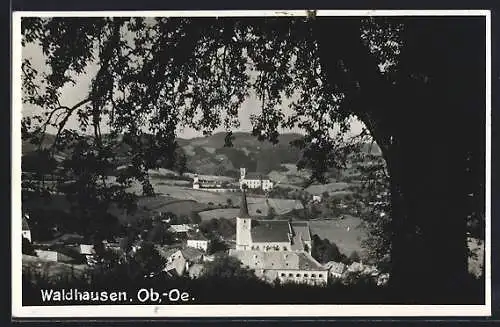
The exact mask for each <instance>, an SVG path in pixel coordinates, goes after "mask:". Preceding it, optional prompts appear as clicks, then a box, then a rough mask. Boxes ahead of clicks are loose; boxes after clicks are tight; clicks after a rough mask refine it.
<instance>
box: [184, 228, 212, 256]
mask: <svg viewBox="0 0 500 327" xmlns="http://www.w3.org/2000/svg"><path fill="white" fill-rule="evenodd" d="M187 237H188V238H187V246H188V247H191V248H195V249H199V250H202V251H204V252H207V251H208V245H209V240H208V239H207V238H206V237H205V236H204V235H203V234H202V233H201V232H199V231H198V232H188V234H187Z"/></svg>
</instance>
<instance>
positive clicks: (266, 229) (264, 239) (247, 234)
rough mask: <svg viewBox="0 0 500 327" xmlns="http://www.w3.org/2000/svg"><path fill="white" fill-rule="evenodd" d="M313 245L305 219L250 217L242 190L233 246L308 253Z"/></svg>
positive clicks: (257, 249) (238, 248)
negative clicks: (262, 218)
mask: <svg viewBox="0 0 500 327" xmlns="http://www.w3.org/2000/svg"><path fill="white" fill-rule="evenodd" d="M312 246H313V244H312V236H311V230H310V228H309V223H308V222H307V221H289V220H255V219H252V217H251V216H250V215H249V213H248V203H247V198H246V192H245V190H243V192H242V198H241V205H240V213H239V216H238V217H236V250H247V251H248V250H251V251H305V252H307V253H309V254H311V251H312Z"/></svg>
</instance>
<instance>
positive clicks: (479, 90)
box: [317, 18, 484, 304]
mask: <svg viewBox="0 0 500 327" xmlns="http://www.w3.org/2000/svg"><path fill="white" fill-rule="evenodd" d="M405 24H406V27H405V28H406V32H405V34H404V35H403V38H404V40H405V47H404V49H403V51H402V53H401V55H400V56H399V60H400V63H399V67H398V80H397V83H395V84H392V85H391V84H388V83H387V79H386V78H385V77H383V76H381V74H380V72H377V69H378V68H377V65H376V63H374V59H373V56H371V55H370V54H369V52H368V51H367V48H366V47H365V46H363V44H362V43H361V41H360V24H359V22H356V21H355V20H345V21H340V20H337V19H336V20H327V19H325V20H322V21H320V24H319V25H318V27H319V28H317V31H318V33H317V38H318V41H319V42H318V43H319V50H320V52H319V54H320V56H321V60H322V61H321V63H322V67H323V68H324V69H325V71H326V73H327V76H328V82H329V83H330V84H332V85H339V83H341V84H342V83H343V84H344V85H347V89H346V94H347V97H348V101H346V103H345V104H344V106H347V107H348V108H346V110H350V111H351V112H352V113H353V114H354V115H356V116H357V117H358V118H359V119H361V120H362V121H363V122H364V123H365V124H366V126H367V128H368V129H369V130H370V132H371V134H372V136H373V137H374V138H375V140H376V141H377V143H378V144H379V146H380V147H381V149H382V151H383V155H384V158H385V159H386V162H387V165H388V170H389V175H390V184H391V186H390V188H391V190H390V191H391V206H392V212H391V218H392V230H391V232H392V254H391V260H392V273H391V278H390V285H391V287H392V290H393V292H392V294H393V295H394V297H393V299H392V300H394V301H396V302H400V303H422V304H437V303H440V304H453V303H456V304H458V303H472V302H474V301H475V300H479V298H472V297H470V296H469V295H470V294H468V293H467V287H466V286H467V285H466V284H467V281H468V267H467V237H466V226H467V225H466V223H467V216H468V214H469V213H470V208H468V207H467V205H466V202H467V197H468V193H469V192H470V185H473V184H475V183H480V182H481V180H476V181H472V183H470V181H468V182H467V183H466V182H465V181H466V170H467V168H468V167H469V165H470V164H469V163H467V157H468V153H473V155H472V156H473V157H475V158H478V157H481V156H484V152H481V150H482V149H484V87H483V83H482V82H483V81H484V69H483V68H484V66H483V65H484V64H482V62H483V60H484V49H483V50H482V51H481V49H482V48H481V47H482V46H483V47H484V43H482V42H484V39H483V38H481V37H479V36H480V35H481V34H480V33H481V32H483V33H484V25H483V24H484V22H481V21H479V20H476V21H472V20H469V21H460V19H458V18H457V20H453V19H436V20H432V21H428V20H425V21H424V20H410V19H408V20H405ZM459 28H460V29H461V30H458V29H459ZM465 31H467V33H465ZM472 31H476V32H478V33H477V34H474V36H473V37H472V38H465V35H470V34H472ZM462 32H464V33H462ZM337 45H338V46H337ZM339 62H342V63H343V64H344V65H347V67H349V74H350V77H349V78H350V81H348V82H347V84H346V82H345V81H346V80H345V77H343V76H339V75H342V74H343V73H342V71H340V70H339V69H338V64H339ZM353 85H354V86H353ZM482 169H484V166H483V167H482ZM480 171H481V169H480ZM480 176H481V174H480V173H479V174H477V176H476V177H480ZM466 184H468V185H466ZM477 210H482V208H480V207H478V208H477ZM479 301H481V300H479Z"/></svg>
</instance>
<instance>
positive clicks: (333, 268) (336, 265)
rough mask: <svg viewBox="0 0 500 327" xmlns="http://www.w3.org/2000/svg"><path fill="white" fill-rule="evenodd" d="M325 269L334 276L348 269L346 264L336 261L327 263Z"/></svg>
mask: <svg viewBox="0 0 500 327" xmlns="http://www.w3.org/2000/svg"><path fill="white" fill-rule="evenodd" d="M323 267H325V268H326V269H328V270H329V271H330V272H331V273H334V274H342V273H343V272H344V271H345V270H346V268H347V266H346V265H345V264H344V263H342V262H335V261H330V262H328V263H326V264H325V265H324V266H323Z"/></svg>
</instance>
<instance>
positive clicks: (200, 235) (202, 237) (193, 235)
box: [188, 232, 208, 241]
mask: <svg viewBox="0 0 500 327" xmlns="http://www.w3.org/2000/svg"><path fill="white" fill-rule="evenodd" d="M188 240H197V241H208V238H206V237H205V235H203V233H200V232H191V233H189V232H188Z"/></svg>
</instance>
